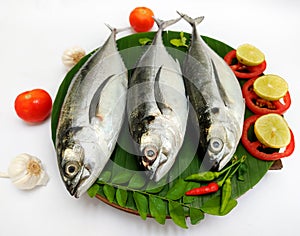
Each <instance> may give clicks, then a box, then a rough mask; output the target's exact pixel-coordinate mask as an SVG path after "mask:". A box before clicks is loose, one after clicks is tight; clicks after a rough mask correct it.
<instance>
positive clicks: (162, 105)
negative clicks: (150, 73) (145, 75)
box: [154, 66, 172, 114]
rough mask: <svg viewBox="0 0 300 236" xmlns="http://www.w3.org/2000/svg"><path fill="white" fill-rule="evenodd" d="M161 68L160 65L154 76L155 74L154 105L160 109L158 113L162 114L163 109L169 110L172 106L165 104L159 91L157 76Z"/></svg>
mask: <svg viewBox="0 0 300 236" xmlns="http://www.w3.org/2000/svg"><path fill="white" fill-rule="evenodd" d="M161 70H162V66H161V67H159V69H158V71H157V73H156V76H155V81H154V98H155V101H156V105H157V107H158V109H159V110H160V113H161V114H163V110H165V109H169V110H171V111H172V108H171V107H170V106H168V105H167V104H166V101H165V99H164V97H163V94H162V91H161V89H160V86H159V77H160V73H161Z"/></svg>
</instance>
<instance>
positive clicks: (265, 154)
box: [241, 115, 295, 161]
mask: <svg viewBox="0 0 300 236" xmlns="http://www.w3.org/2000/svg"><path fill="white" fill-rule="evenodd" d="M258 117H260V116H259V115H253V116H250V117H249V118H247V119H246V120H245V122H244V128H243V133H242V138H241V141H242V144H243V146H244V147H245V148H246V150H247V151H248V152H249V153H250V154H251V155H252V156H254V157H256V158H258V159H260V160H264V161H275V160H278V159H280V158H284V157H288V156H290V155H291V154H292V153H293V152H294V149H295V140H294V134H293V132H292V130H291V129H290V133H291V141H290V143H289V144H288V145H287V146H286V147H285V150H284V152H278V150H277V149H271V148H267V147H266V146H264V145H263V144H262V143H260V142H259V141H257V140H256V141H250V140H249V138H248V130H249V129H250V127H251V126H252V125H254V123H255V121H256V120H257V119H258Z"/></svg>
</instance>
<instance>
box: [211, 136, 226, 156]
mask: <svg viewBox="0 0 300 236" xmlns="http://www.w3.org/2000/svg"><path fill="white" fill-rule="evenodd" d="M222 148H223V142H222V140H221V139H219V138H212V139H211V140H210V141H209V147H208V149H209V150H210V151H211V152H213V153H218V152H220V151H221V150H222Z"/></svg>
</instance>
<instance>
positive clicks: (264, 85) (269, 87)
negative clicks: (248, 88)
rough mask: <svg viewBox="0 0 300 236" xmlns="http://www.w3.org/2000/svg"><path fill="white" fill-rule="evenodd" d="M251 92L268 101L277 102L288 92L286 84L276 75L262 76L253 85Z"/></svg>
mask: <svg viewBox="0 0 300 236" xmlns="http://www.w3.org/2000/svg"><path fill="white" fill-rule="evenodd" d="M253 91H254V92H255V93H256V94H257V95H258V96H260V97H261V98H263V99H265V100H268V101H275V100H279V99H280V98H282V97H284V95H285V94H286V93H287V91H288V84H287V82H286V81H285V80H284V79H283V78H281V77H280V76H278V75H271V74H268V75H263V76H261V77H259V78H257V79H256V80H255V81H254V83H253Z"/></svg>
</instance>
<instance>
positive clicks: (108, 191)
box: [103, 185, 116, 202]
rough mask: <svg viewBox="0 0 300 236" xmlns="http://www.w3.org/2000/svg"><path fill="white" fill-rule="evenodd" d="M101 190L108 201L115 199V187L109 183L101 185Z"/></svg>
mask: <svg viewBox="0 0 300 236" xmlns="http://www.w3.org/2000/svg"><path fill="white" fill-rule="evenodd" d="M103 192H104V194H105V196H106V198H107V200H108V201H109V202H113V201H114V199H115V193H116V189H115V188H114V187H113V186H110V185H104V186H103Z"/></svg>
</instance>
